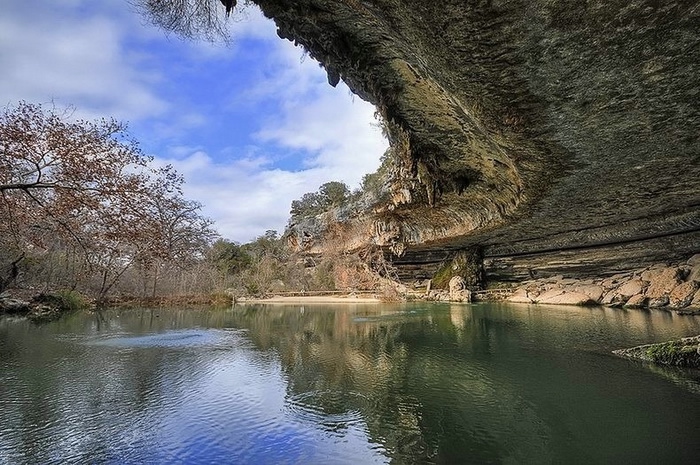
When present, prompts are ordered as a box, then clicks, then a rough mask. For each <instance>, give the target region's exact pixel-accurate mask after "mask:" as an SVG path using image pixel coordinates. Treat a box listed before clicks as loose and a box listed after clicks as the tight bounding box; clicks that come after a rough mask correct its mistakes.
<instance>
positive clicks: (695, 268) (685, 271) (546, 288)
mask: <svg viewBox="0 0 700 465" xmlns="http://www.w3.org/2000/svg"><path fill="white" fill-rule="evenodd" d="M506 301H508V302H517V303H532V304H557V305H605V306H608V307H625V308H659V309H666V310H670V311H674V312H677V313H680V314H695V313H700V254H697V255H694V256H693V257H691V258H690V259H688V260H687V261H686V262H683V263H680V264H675V265H668V264H657V265H653V266H650V267H647V268H643V269H640V270H636V271H632V272H628V273H620V274H616V275H614V276H610V277H607V278H598V279H587V280H579V279H569V278H565V277H563V276H555V277H550V278H543V279H537V280H530V281H525V282H523V283H521V284H520V285H518V287H516V288H515V290H514V292H513V293H512V294H511V295H510V296H509V297H507V298H506Z"/></svg>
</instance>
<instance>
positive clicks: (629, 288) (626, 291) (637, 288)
mask: <svg viewBox="0 0 700 465" xmlns="http://www.w3.org/2000/svg"><path fill="white" fill-rule="evenodd" d="M643 291H644V281H642V280H641V279H633V280H632V281H627V282H626V283H624V284H623V285H622V286H620V287H619V288H618V289H617V293H618V294H619V295H620V296H621V297H622V298H623V299H629V298H630V297H632V296H633V295H636V294H641V293H642V292H643Z"/></svg>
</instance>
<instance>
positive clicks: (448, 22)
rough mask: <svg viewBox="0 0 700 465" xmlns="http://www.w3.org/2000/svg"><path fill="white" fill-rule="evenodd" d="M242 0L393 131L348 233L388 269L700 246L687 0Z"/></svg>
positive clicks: (659, 256)
mask: <svg viewBox="0 0 700 465" xmlns="http://www.w3.org/2000/svg"><path fill="white" fill-rule="evenodd" d="M256 3H258V4H259V5H260V6H261V7H262V9H263V11H264V12H265V14H266V15H268V16H271V17H273V18H274V19H275V21H276V23H277V25H278V28H279V32H278V34H279V36H280V37H282V38H286V39H289V40H293V41H296V42H298V43H301V44H303V45H304V47H306V48H307V49H308V50H310V52H311V54H312V55H313V56H314V57H316V58H318V59H319V60H320V61H321V62H322V63H323V64H324V66H325V67H326V69H327V71H328V76H329V82H330V83H331V84H336V83H337V82H338V81H339V79H342V80H344V81H345V82H346V83H348V85H349V86H350V87H351V88H352V89H353V91H354V92H355V93H357V94H358V95H360V96H361V97H363V98H365V99H367V100H369V101H371V102H373V103H375V104H376V105H377V107H378V109H379V111H380V112H381V113H382V114H383V116H384V117H385V118H386V120H388V121H389V122H390V123H391V127H392V128H394V129H393V130H392V143H393V145H395V146H398V145H401V150H399V151H398V152H397V153H398V154H397V158H396V165H397V166H396V170H395V176H394V178H393V179H392V189H393V190H394V192H393V193H392V195H391V196H390V198H391V199H392V200H391V201H390V202H389V204H388V205H386V206H385V207H386V208H375V209H373V210H371V211H368V212H367V214H366V215H364V217H363V221H364V222H363V223H362V224H363V225H364V226H365V227H363V228H359V229H358V230H357V234H358V235H361V236H362V237H361V240H362V241H364V242H369V243H375V244H377V245H380V246H386V247H387V248H389V247H390V248H391V250H392V251H393V252H397V251H398V252H399V255H401V256H400V257H397V258H396V259H395V263H396V264H397V265H398V266H399V267H400V268H402V269H403V270H405V271H404V272H403V276H402V277H403V278H405V279H424V278H429V277H430V274H431V273H432V272H434V271H435V269H437V268H438V267H439V266H440V263H442V262H443V261H444V260H445V256H444V255H445V254H447V255H449V254H450V253H453V252H455V251H457V250H459V249H462V248H465V247H470V246H474V245H478V246H482V247H483V256H484V265H485V271H486V274H487V276H488V277H490V278H491V279H495V280H522V279H531V278H539V277H542V276H553V275H556V274H565V275H569V276H578V277H581V276H586V275H588V276H593V275H602V274H606V275H608V276H609V275H613V274H616V273H619V272H624V271H629V270H633V269H636V268H640V267H644V266H648V265H651V264H653V263H657V262H671V261H680V260H682V259H686V258H687V257H688V256H690V255H692V254H694V253H697V252H699V251H700V246H699V245H698V244H700V209H699V208H698V207H699V206H700V142H699V140H700V139H699V136H698V131H697V128H698V127H700V105H698V104H697V102H698V100H699V97H700V96H699V95H698V93H699V92H700V90H699V89H700V45H699V44H700V35H699V34H700V8H698V6H697V2H694V1H672V0H671V1H667V2H658V1H655V0H625V1H622V0H612V1H605V2H581V1H573V0H571V1H569V0H559V1H550V0H528V1H523V0H500V1H495V0H494V1H486V0H485V1H469V2H465V1H463V0H445V1H441V2H425V1H418V0H403V1H401V2H397V1H395V0H298V1H295V2H286V1H284V2H283V1H280V0H256ZM368 225H372V226H371V227H369V226H368ZM382 225H386V227H384V226H382ZM374 231H381V232H382V235H374ZM397 244H401V246H398V245H397ZM665 293H666V290H664V291H663V293H662V294H665ZM658 298H659V299H663V297H658Z"/></svg>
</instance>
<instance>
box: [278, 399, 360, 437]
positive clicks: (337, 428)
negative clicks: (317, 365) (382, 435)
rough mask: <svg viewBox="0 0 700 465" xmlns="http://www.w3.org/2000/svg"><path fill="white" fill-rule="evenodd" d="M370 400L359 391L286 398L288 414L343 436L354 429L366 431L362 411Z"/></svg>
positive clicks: (300, 420)
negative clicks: (358, 428)
mask: <svg viewBox="0 0 700 465" xmlns="http://www.w3.org/2000/svg"><path fill="white" fill-rule="evenodd" d="M367 405H368V399H367V397H366V396H364V395H362V394H360V393H358V392H338V391H330V390H327V391H309V392H304V393H301V394H296V395H293V396H288V397H287V398H286V399H285V413H286V414H287V415H288V416H290V417H291V418H293V419H294V420H297V421H299V422H302V423H306V424H313V425H317V426H320V427H321V428H323V430H324V431H326V432H329V433H333V434H338V435H343V434H344V433H345V431H347V430H348V429H349V428H351V427H360V428H363V425H364V420H363V418H362V410H363V409H364V408H365V407H367Z"/></svg>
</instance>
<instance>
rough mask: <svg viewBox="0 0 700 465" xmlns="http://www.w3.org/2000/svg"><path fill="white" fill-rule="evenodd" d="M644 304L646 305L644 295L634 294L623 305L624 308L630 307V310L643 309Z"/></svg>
mask: <svg viewBox="0 0 700 465" xmlns="http://www.w3.org/2000/svg"><path fill="white" fill-rule="evenodd" d="M646 303H647V298H646V297H645V296H644V294H636V295H633V296H632V297H630V298H629V300H628V301H627V303H625V307H630V308H639V307H645V306H646Z"/></svg>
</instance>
